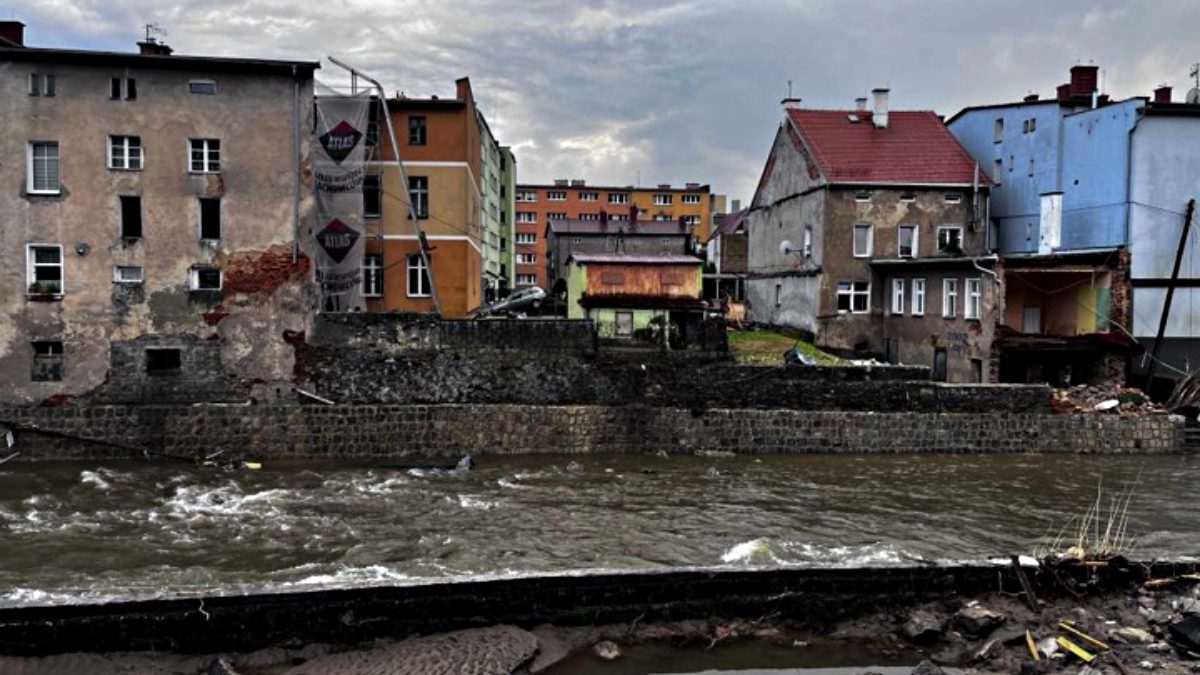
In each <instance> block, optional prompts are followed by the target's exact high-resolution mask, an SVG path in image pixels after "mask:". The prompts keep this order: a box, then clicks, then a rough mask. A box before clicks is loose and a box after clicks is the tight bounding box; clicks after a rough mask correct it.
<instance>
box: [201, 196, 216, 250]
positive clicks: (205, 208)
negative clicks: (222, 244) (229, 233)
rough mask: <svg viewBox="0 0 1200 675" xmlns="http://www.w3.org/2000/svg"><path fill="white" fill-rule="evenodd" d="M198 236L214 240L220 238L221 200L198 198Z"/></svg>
mask: <svg viewBox="0 0 1200 675" xmlns="http://www.w3.org/2000/svg"><path fill="white" fill-rule="evenodd" d="M200 238H201V239H205V240H210V241H215V240H217V239H220V238H221V200H220V199H209V198H205V197H201V198H200Z"/></svg>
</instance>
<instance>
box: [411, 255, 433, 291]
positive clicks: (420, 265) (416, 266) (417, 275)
mask: <svg viewBox="0 0 1200 675" xmlns="http://www.w3.org/2000/svg"><path fill="white" fill-rule="evenodd" d="M407 272H408V279H407V287H406V288H405V291H406V292H407V293H408V297H410V298H428V297H429V296H430V295H432V294H433V292H432V287H431V286H430V284H429V270H428V268H427V267H425V259H424V258H422V257H421V254H420V253H413V254H411V255H409V256H408V270H407Z"/></svg>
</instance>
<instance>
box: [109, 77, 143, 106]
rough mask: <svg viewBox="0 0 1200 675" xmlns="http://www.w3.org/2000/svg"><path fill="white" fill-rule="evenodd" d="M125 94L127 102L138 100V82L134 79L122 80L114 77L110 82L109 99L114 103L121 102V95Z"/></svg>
mask: <svg viewBox="0 0 1200 675" xmlns="http://www.w3.org/2000/svg"><path fill="white" fill-rule="evenodd" d="M122 92H124V94H125V100H127V101H132V100H135V99H136V98H137V80H135V79H133V78H132V77H128V78H122V77H114V78H112V80H110V81H109V87H108V98H109V99H111V100H113V101H119V100H121V94H122Z"/></svg>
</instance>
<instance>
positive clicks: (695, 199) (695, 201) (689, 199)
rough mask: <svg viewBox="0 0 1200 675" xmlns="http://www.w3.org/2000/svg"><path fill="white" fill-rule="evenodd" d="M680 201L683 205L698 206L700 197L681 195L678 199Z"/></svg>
mask: <svg viewBox="0 0 1200 675" xmlns="http://www.w3.org/2000/svg"><path fill="white" fill-rule="evenodd" d="M680 201H681V202H683V203H684V204H699V203H700V195H683V197H681V198H680Z"/></svg>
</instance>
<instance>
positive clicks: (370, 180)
mask: <svg viewBox="0 0 1200 675" xmlns="http://www.w3.org/2000/svg"><path fill="white" fill-rule="evenodd" d="M381 180H382V179H381V177H380V175H379V174H377V173H368V174H363V183H362V186H363V187H362V190H363V217H364V218H378V217H380V215H381V214H382V213H383V186H382V184H381V182H380V181H381Z"/></svg>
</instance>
